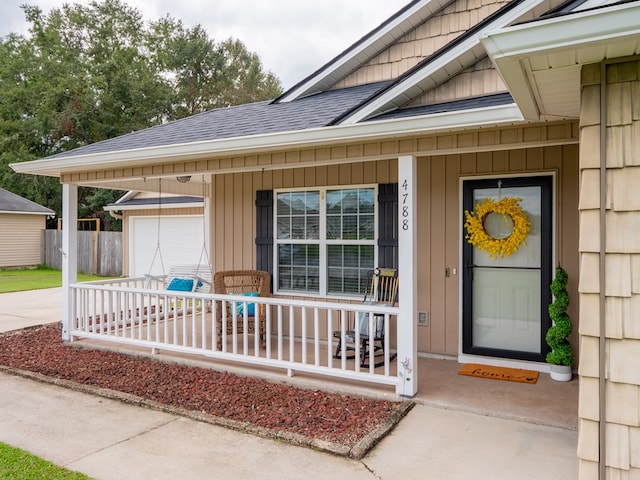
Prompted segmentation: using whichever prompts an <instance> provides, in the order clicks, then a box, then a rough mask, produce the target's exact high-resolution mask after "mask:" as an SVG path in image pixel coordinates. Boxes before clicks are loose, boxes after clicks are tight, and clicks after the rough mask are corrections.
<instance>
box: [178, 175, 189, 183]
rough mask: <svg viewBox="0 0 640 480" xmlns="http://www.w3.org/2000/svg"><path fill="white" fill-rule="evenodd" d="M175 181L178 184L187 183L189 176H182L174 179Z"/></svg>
mask: <svg viewBox="0 0 640 480" xmlns="http://www.w3.org/2000/svg"><path fill="white" fill-rule="evenodd" d="M176 180H178V181H179V182H180V183H187V182H188V181H189V180H191V175H184V176H182V177H176Z"/></svg>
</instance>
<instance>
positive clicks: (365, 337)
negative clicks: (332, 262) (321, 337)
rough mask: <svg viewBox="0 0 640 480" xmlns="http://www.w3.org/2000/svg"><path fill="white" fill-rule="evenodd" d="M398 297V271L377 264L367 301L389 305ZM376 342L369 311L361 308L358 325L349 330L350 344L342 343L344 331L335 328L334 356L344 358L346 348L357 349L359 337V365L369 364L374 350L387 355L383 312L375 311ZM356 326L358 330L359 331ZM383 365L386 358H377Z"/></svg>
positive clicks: (368, 287) (369, 285) (393, 304)
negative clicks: (371, 334) (370, 325)
mask: <svg viewBox="0 0 640 480" xmlns="http://www.w3.org/2000/svg"><path fill="white" fill-rule="evenodd" d="M397 300H398V271H397V270H396V269H393V268H376V269H374V271H373V273H372V275H371V281H370V282H369V284H368V286H367V290H366V292H365V294H364V299H363V302H362V303H363V304H364V305H390V306H395V304H396V302H397ZM373 317H374V318H373V328H374V334H373V343H372V344H371V345H370V344H369V343H370V338H369V314H367V313H364V312H360V313H358V314H357V322H356V325H355V328H352V329H349V330H347V332H346V334H345V341H346V342H348V343H349V345H343V344H342V332H341V331H340V330H337V331H334V332H333V337H334V338H337V339H338V345H337V346H336V353H335V355H334V358H341V356H342V355H345V354H346V352H347V351H355V343H356V341H359V342H360V366H362V367H366V368H368V367H369V364H368V363H367V361H368V359H369V357H370V351H372V353H373V355H374V357H375V356H379V355H384V344H385V338H384V319H385V317H384V315H382V314H373ZM356 328H357V331H358V333H359V339H358V335H356ZM347 358H355V355H347ZM395 358H396V354H395V353H394V354H392V355H390V357H389V359H390V360H393V359H395ZM382 365H384V360H383V361H381V362H377V363H376V364H375V366H376V367H380V366H382Z"/></svg>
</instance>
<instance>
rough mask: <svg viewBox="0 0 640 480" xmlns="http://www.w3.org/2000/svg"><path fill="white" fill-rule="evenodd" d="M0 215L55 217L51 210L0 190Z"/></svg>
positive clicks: (2, 189)
mask: <svg viewBox="0 0 640 480" xmlns="http://www.w3.org/2000/svg"><path fill="white" fill-rule="evenodd" d="M0 213H21V214H26V215H55V212H54V211H53V210H51V209H50V208H47V207H43V206H42V205H39V204H37V203H35V202H32V201H31V200H27V199H26V198H24V197H21V196H20V195H16V194H15V193H11V192H10V191H8V190H5V189H4V188H0Z"/></svg>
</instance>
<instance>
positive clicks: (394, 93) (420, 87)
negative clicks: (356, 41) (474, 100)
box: [338, 0, 557, 124]
mask: <svg viewBox="0 0 640 480" xmlns="http://www.w3.org/2000/svg"><path fill="white" fill-rule="evenodd" d="M556 3H557V2H556ZM553 6H554V5H553V3H552V1H551V0H514V1H511V2H509V3H507V4H506V5H504V6H503V7H502V8H500V9H499V10H497V11H496V12H494V13H492V14H491V15H489V16H488V17H487V18H485V19H484V20H481V21H480V22H478V23H477V24H476V25H474V26H473V27H472V28H470V29H469V30H467V31H466V32H465V33H464V34H462V35H460V36H458V37H456V38H455V39H454V40H453V41H451V42H449V43H448V44H446V45H445V46H443V47H442V48H440V49H439V50H437V51H435V52H433V53H432V54H430V55H428V56H427V57H426V58H424V60H422V61H421V62H420V63H418V64H417V65H416V66H415V67H413V68H412V69H410V70H408V71H407V72H405V73H404V74H403V75H401V76H400V77H399V78H397V79H396V80H395V81H394V82H393V83H392V84H390V85H389V86H387V87H386V88H385V89H384V90H381V91H380V92H378V93H377V94H376V96H375V97H374V98H372V99H370V100H368V101H367V102H366V103H363V104H361V105H359V106H357V107H355V108H353V109H352V110H351V111H350V112H347V113H346V114H345V115H343V116H342V118H341V119H340V120H339V121H338V123H341V124H353V123H357V122H360V121H362V120H365V119H367V118H370V117H374V116H376V115H380V114H382V113H385V112H389V111H391V110H395V109H398V108H402V107H403V106H405V105H407V104H409V103H410V102H412V101H413V100H414V99H416V98H419V97H420V96H421V95H423V94H424V93H425V92H428V91H430V90H433V89H435V88H437V87H438V86H440V85H442V84H444V83H445V82H447V81H448V80H450V79H451V78H453V77H454V76H455V75H457V74H459V73H460V72H462V71H464V70H466V69H468V68H469V67H471V66H472V65H474V64H476V63H477V62H478V60H480V59H482V58H483V57H485V56H486V51H485V49H484V46H483V45H482V44H481V42H480V39H481V38H482V37H483V36H484V35H485V34H486V32H489V31H493V30H498V29H500V28H503V27H505V26H508V25H511V24H513V23H517V22H521V21H525V20H529V19H533V18H536V17H538V16H540V15H542V14H543V13H544V12H546V11H548V10H549V9H550V8H551V7H553Z"/></svg>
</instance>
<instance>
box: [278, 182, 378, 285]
mask: <svg viewBox="0 0 640 480" xmlns="http://www.w3.org/2000/svg"><path fill="white" fill-rule="evenodd" d="M324 192H325V193H326V194H325V195H323V196H322V197H321V194H320V193H321V192H320V191H294V192H280V193H277V195H276V199H277V200H276V201H277V207H276V208H277V209H276V211H277V213H276V243H277V252H278V253H277V261H278V266H277V272H278V289H280V290H289V291H300V292H311V293H319V292H321V291H322V292H326V293H328V294H347V295H355V294H363V293H364V291H365V289H366V286H367V284H368V281H369V278H370V275H371V271H372V270H373V268H374V250H375V189H374V188H371V187H368V188H346V189H334V190H326V191H324ZM321 198H322V200H321ZM321 201H323V202H325V205H324V211H325V212H326V214H325V216H324V217H323V218H321V217H320V211H321V204H320V202H321ZM323 230H324V231H325V235H324V236H325V238H320V232H321V231H323ZM287 240H288V241H287ZM292 240H293V242H292ZM321 247H322V248H324V249H326V250H325V252H326V259H325V262H326V263H324V262H323V265H322V266H321V265H320V255H319V252H320V248H321ZM320 268H325V269H326V270H325V272H326V273H327V285H324V286H322V285H320Z"/></svg>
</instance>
